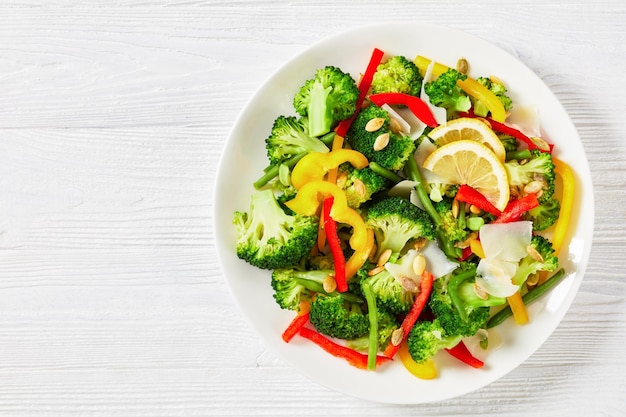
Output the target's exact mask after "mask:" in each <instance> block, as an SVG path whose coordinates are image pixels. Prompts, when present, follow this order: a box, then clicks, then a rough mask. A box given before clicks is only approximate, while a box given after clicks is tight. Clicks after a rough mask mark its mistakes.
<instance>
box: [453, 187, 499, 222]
mask: <svg viewBox="0 0 626 417" xmlns="http://www.w3.org/2000/svg"><path fill="white" fill-rule="evenodd" d="M455 198H456V199H457V200H459V201H462V202H464V203H469V204H473V205H475V206H476V207H478V208H479V209H481V210H484V211H486V212H487V213H490V214H493V215H494V216H499V215H500V214H502V212H501V211H500V210H498V209H497V208H496V207H495V206H494V205H493V204H491V202H489V200H487V199H486V198H485V196H484V195H482V194H481V193H480V192H478V191H477V190H476V189H475V188H473V187H470V186H469V185H466V184H463V185H461V186H460V187H459V190H458V191H457V193H456V196H455Z"/></svg>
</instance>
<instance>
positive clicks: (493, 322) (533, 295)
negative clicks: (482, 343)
mask: <svg viewBox="0 0 626 417" xmlns="http://www.w3.org/2000/svg"><path fill="white" fill-rule="evenodd" d="M564 276H565V270H564V269H563V268H561V269H559V270H558V271H556V273H555V274H554V275H552V276H551V277H550V278H548V279H547V280H546V281H545V282H544V283H543V284H541V285H539V286H537V287H535V288H533V289H532V290H530V291H528V292H527V293H526V294H524V295H523V296H522V301H524V304H526V305H528V304H530V303H532V302H533V301H535V300H536V299H537V298H539V297H541V296H542V295H544V294H545V293H547V292H548V291H550V290H551V289H552V288H553V287H554V286H555V285H556V284H558V283H559V281H561V279H562V278H563V277H564ZM512 315H513V311H512V310H511V307H510V306H508V305H507V306H506V307H505V308H503V309H502V310H500V311H498V312H497V313H496V314H494V315H493V316H492V317H491V318H490V319H489V320H488V321H487V328H488V329H490V328H492V327H496V326H497V325H498V324H500V323H502V322H503V321H504V320H506V319H508V318H509V317H511V316H512Z"/></svg>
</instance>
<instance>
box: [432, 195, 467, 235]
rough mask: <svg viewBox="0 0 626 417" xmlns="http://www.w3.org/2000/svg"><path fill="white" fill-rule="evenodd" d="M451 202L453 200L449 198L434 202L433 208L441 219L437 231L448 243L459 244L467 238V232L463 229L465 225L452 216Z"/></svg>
mask: <svg viewBox="0 0 626 417" xmlns="http://www.w3.org/2000/svg"><path fill="white" fill-rule="evenodd" d="M452 201H453V200H451V199H450V198H444V199H442V200H441V201H439V202H436V203H435V204H434V206H435V210H437V212H438V213H439V216H440V217H441V224H440V225H439V230H440V231H441V234H442V236H443V237H444V238H445V239H446V240H448V241H450V242H460V241H463V240H465V239H466V238H467V236H468V234H469V231H468V230H467V229H466V228H465V225H464V224H462V223H461V222H460V221H459V218H457V217H455V216H454V213H453V212H452ZM462 204H463V203H462Z"/></svg>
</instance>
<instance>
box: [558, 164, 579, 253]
mask: <svg viewBox="0 0 626 417" xmlns="http://www.w3.org/2000/svg"><path fill="white" fill-rule="evenodd" d="M552 163H553V164H554V172H555V173H556V174H557V175H558V176H560V177H561V180H562V186H563V191H562V196H561V209H560V212H559V218H558V220H557V221H556V225H555V226H554V234H553V235H552V247H553V248H554V252H555V253H557V254H558V253H559V250H560V249H561V247H562V246H563V242H564V241H565V235H566V233H567V230H568V228H569V225H570V220H571V218H572V208H573V207H574V187H575V182H574V172H573V171H572V169H571V168H570V167H569V165H568V164H566V163H565V162H563V161H561V160H560V159H558V158H554V157H552Z"/></svg>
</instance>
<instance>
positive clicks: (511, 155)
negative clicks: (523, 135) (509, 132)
mask: <svg viewBox="0 0 626 417" xmlns="http://www.w3.org/2000/svg"><path fill="white" fill-rule="evenodd" d="M530 158H532V154H531V153H530V151H529V150H528V149H524V150H521V151H509V152H507V153H506V160H507V161H510V160H513V159H516V160H518V161H519V160H522V159H530Z"/></svg>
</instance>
